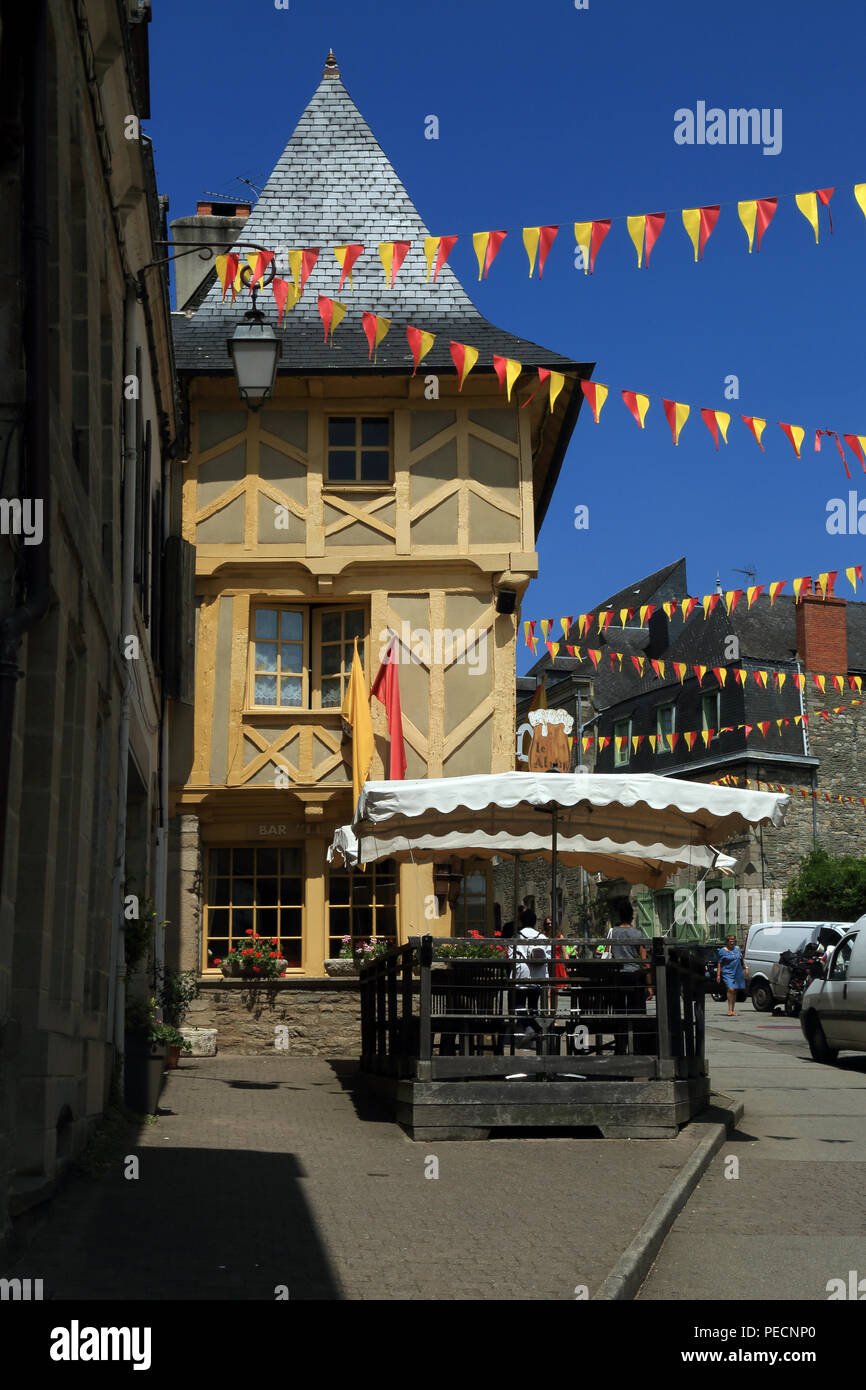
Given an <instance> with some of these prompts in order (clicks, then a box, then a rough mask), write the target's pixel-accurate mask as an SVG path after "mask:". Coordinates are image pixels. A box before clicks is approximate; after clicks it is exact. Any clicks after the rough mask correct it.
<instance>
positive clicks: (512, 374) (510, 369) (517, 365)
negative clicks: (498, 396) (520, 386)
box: [504, 357, 523, 401]
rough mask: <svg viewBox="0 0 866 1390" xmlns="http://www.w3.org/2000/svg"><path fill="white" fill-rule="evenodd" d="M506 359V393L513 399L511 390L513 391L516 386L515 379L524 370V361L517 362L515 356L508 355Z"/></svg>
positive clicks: (509, 398) (508, 397)
mask: <svg viewBox="0 0 866 1390" xmlns="http://www.w3.org/2000/svg"><path fill="white" fill-rule="evenodd" d="M504 360H505V394H506V398H507V399H508V400H509V401H510V400H511V392H512V390H513V388H514V383H515V381H516V380H517V378H518V377H519V376H520V373H521V372H522V371H523V363H522V362H517V361H516V360H515V359H514V358H513V357H506V358H505V359H504Z"/></svg>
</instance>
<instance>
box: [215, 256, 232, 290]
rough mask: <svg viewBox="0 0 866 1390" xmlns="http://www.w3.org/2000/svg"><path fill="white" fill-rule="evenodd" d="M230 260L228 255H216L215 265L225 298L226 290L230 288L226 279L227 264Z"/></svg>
mask: <svg viewBox="0 0 866 1390" xmlns="http://www.w3.org/2000/svg"><path fill="white" fill-rule="evenodd" d="M228 260H229V258H228V256H215V257H214V265H215V267H216V273H217V277H218V279H219V282H220V289H221V290H222V292H223V299H225V297H226V290H227V289H228V283H227V280H226V266H227V265H228Z"/></svg>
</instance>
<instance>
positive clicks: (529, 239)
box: [523, 227, 541, 280]
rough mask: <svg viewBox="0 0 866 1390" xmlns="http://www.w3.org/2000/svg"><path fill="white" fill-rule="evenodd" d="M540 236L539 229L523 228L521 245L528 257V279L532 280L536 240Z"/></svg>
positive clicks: (536, 249)
mask: <svg viewBox="0 0 866 1390" xmlns="http://www.w3.org/2000/svg"><path fill="white" fill-rule="evenodd" d="M540 234H541V228H540V227H524V228H523V245H524V246H525V247H526V254H527V256H528V257H529V278H530V280H531V279H532V272H533V270H534V269H535V256H536V252H537V251H538V238H539V236H540Z"/></svg>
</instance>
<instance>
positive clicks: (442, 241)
mask: <svg viewBox="0 0 866 1390" xmlns="http://www.w3.org/2000/svg"><path fill="white" fill-rule="evenodd" d="M456 245H457V237H456V236H441V237H439V250H438V251H437V253H436V266H435V269H434V271H433V284H434V285H435V284H436V276H437V275H438V274H439V272H440V270H441V269H442V267H443V265H445V263H446V262H447V260H448V257H449V256H450V255H451V252H452V251H453V250H454V247H455V246H456ZM428 274H429V271H428Z"/></svg>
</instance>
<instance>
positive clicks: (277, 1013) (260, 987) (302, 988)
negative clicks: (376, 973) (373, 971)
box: [187, 979, 361, 1057]
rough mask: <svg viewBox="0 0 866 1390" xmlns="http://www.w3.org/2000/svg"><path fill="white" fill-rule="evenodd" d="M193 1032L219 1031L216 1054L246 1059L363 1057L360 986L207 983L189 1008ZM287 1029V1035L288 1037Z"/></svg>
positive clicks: (287, 982)
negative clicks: (279, 1055) (195, 1029)
mask: <svg viewBox="0 0 866 1390" xmlns="http://www.w3.org/2000/svg"><path fill="white" fill-rule="evenodd" d="M187 1024H188V1025H189V1026H197V1027H199V1028H216V1030H217V1051H218V1052H237V1053H240V1054H242V1055H243V1056H251V1055H255V1054H258V1053H265V1052H273V1051H277V1052H280V1053H283V1054H285V1055H288V1056H295V1057H359V1056H360V1053H361V995H360V990H359V985H358V981H357V980H330V979H325V980H311V979H304V980H271V981H268V982H264V981H263V982H262V983H261V984H254V985H251V984H248V983H247V982H246V981H245V980H217V979H207V980H203V981H202V982H201V995H200V997H199V998H198V999H194V1000H193V1001H192V1004H191V1006H190V1012H189V1017H188V1018H187ZM284 1029H285V1031H283V1030H284Z"/></svg>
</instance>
